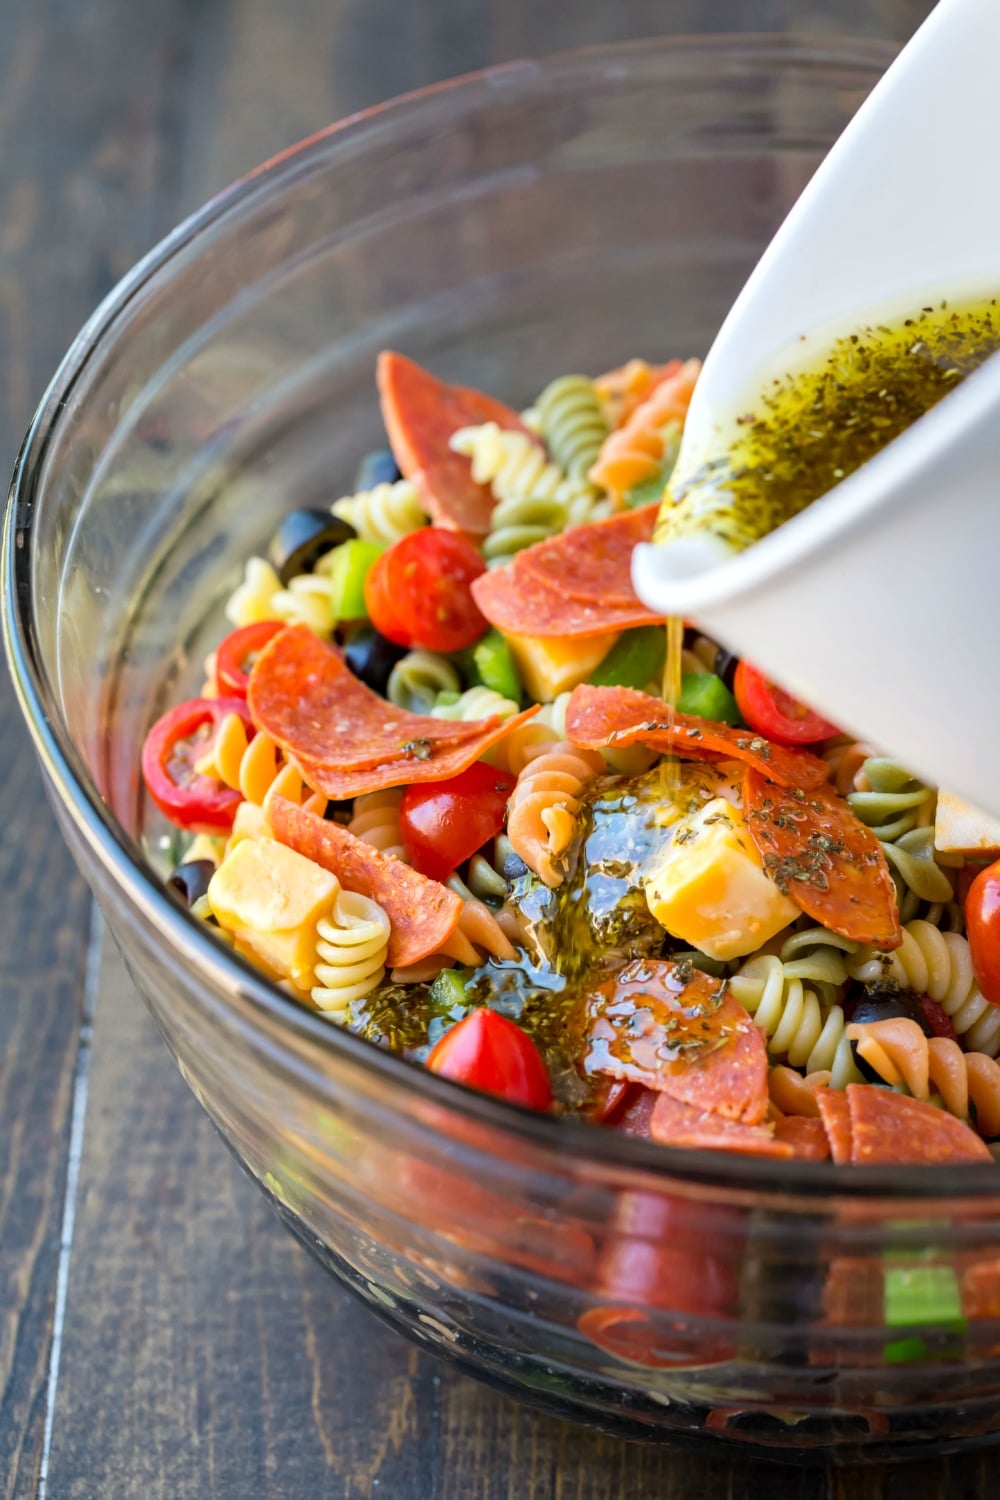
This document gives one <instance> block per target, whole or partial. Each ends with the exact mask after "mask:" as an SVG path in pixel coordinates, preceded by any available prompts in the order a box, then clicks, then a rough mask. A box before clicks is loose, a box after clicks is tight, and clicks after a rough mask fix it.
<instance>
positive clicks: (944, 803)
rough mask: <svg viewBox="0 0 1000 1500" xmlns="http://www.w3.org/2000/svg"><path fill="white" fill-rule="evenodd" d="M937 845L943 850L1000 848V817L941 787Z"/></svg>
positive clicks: (992, 850)
mask: <svg viewBox="0 0 1000 1500" xmlns="http://www.w3.org/2000/svg"><path fill="white" fill-rule="evenodd" d="M934 847H935V849H939V850H940V851H941V853H942V854H972V855H980V856H981V855H984V854H992V853H995V852H996V850H998V849H1000V818H995V817H993V816H992V814H991V813H984V812H980V811H979V809H978V807H973V806H972V803H971V802H965V801H963V799H962V798H961V797H956V796H955V794H954V793H953V792H946V791H944V790H941V791H940V792H938V799H937V811H936V812H935V814H934Z"/></svg>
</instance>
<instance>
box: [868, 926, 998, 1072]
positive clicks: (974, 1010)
mask: <svg viewBox="0 0 1000 1500" xmlns="http://www.w3.org/2000/svg"><path fill="white" fill-rule="evenodd" d="M847 972H848V974H849V975H850V976H851V978H852V979H855V980H858V981H859V982H860V983H862V984H871V983H873V982H874V981H875V980H878V979H889V980H892V982H893V983H894V984H898V985H899V986H900V988H901V989H908V990H912V991H913V992H914V994H917V995H927V996H928V997H929V998H930V999H931V1000H935V1001H936V1002H937V1004H938V1005H940V1007H941V1009H942V1010H943V1011H944V1012H945V1014H946V1015H947V1016H948V1017H949V1018H950V1020H951V1024H952V1025H953V1026H954V1028H955V1030H956V1032H957V1033H958V1035H959V1036H960V1037H961V1039H962V1045H963V1046H964V1047H966V1048H967V1049H968V1050H969V1051H972V1052H985V1053H986V1054H987V1055H988V1056H990V1057H996V1056H997V1055H998V1054H1000V1009H998V1008H997V1007H996V1006H994V1005H990V1004H988V1002H987V1001H986V1000H985V999H984V998H983V995H982V993H981V991H980V989H979V986H978V984H977V983H976V976H975V974H974V973H973V971H972V958H971V956H970V953H969V944H968V940H967V939H966V938H964V937H963V936H962V935H961V933H958V932H941V931H940V929H939V928H937V927H936V926H934V925H933V923H931V922H927V921H921V920H917V921H913V922H907V923H906V925H905V926H904V928H903V941H902V943H901V945H900V946H899V947H898V948H896V949H895V950H894V952H892V953H880V952H878V951H877V950H876V949H874V948H867V947H866V948H861V949H859V950H858V952H857V953H855V954H854V955H852V957H850V958H849V959H848V960H847Z"/></svg>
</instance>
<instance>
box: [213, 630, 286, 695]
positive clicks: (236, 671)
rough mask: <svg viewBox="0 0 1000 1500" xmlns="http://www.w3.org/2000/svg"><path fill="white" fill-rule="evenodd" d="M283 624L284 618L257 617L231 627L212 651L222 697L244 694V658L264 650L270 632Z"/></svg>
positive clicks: (245, 691) (245, 673) (247, 679)
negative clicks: (238, 626) (250, 623)
mask: <svg viewBox="0 0 1000 1500" xmlns="http://www.w3.org/2000/svg"><path fill="white" fill-rule="evenodd" d="M284 628H285V622H284V620H257V621H256V622H255V623H254V624H253V625H243V626H241V628H240V629H239V630H233V631H230V633H229V635H227V636H226V638H225V640H224V641H222V642H221V644H220V645H219V648H218V650H217V651H216V653H215V681H216V685H217V687H218V689H219V693H220V695H221V696H222V697H225V698H245V697H246V695H247V685H248V683H249V681H250V674H249V672H248V671H247V670H246V661H247V658H248V657H250V656H256V654H257V652H258V651H263V649H264V647H265V646H266V645H267V643H268V641H269V640H270V639H271V638H272V636H275V635H277V634H278V631H279V630H284Z"/></svg>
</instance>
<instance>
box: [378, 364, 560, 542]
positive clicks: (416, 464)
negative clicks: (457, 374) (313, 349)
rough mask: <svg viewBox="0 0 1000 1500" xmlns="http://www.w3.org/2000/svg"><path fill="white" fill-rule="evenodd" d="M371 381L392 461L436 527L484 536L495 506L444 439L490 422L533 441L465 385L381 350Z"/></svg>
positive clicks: (510, 416)
mask: <svg viewBox="0 0 1000 1500" xmlns="http://www.w3.org/2000/svg"><path fill="white" fill-rule="evenodd" d="M376 378H377V380H378V390H379V398H380V400H381V404H382V419H383V421H384V422H385V428H386V432H387V433H388V434H389V443H390V446H391V448H392V452H393V456H394V458H395V460H396V462H397V463H398V464H399V467H400V469H401V470H402V471H403V473H404V474H405V475H406V477H407V479H410V480H412V482H413V483H414V484H415V485H416V487H417V489H418V490H419V491H420V497H421V499H422V500H423V502H424V506H425V508H426V510H427V513H428V515H430V516H431V517H432V519H433V520H434V521H435V522H436V523H437V525H438V526H447V527H448V528H449V529H450V530H451V531H465V532H468V533H469V534H470V535H471V536H477V537H478V536H485V535H486V533H487V532H488V531H489V529H490V516H491V515H492V514H493V507H494V505H495V504H496V501H495V499H494V496H493V492H492V490H491V489H490V487H489V485H488V484H477V483H476V481H475V480H474V479H473V477H472V464H471V461H470V460H469V459H468V458H467V457H466V456H465V455H464V454H462V453H453V452H452V450H451V449H450V448H449V446H448V440H449V438H450V437H451V436H452V434H453V433H455V432H457V431H458V429H459V428H460V427H478V426H479V425H480V424H481V423H483V422H495V423H496V424H497V426H498V427H503V428H505V429H507V430H508V431H514V432H523V433H525V434H526V435H527V436H528V437H530V438H531V439H532V441H535V438H534V434H533V433H530V432H528V429H527V428H526V427H525V425H524V423H523V422H522V421H521V419H520V417H519V416H518V415H517V412H515V411H511V409H510V407H509V406H504V404H503V402H502V401H496V400H494V398H493V397H492V396H487V395H485V394H484V393H483V392H482V391H477V390H473V389H472V387H470V386H463V385H448V384H446V382H445V381H443V380H438V379H437V377H436V376H435V375H432V374H431V373H430V371H429V370H425V369H423V367H422V366H421V365H418V364H416V363H415V362H414V361H413V360H412V359H406V358H405V356H404V355H402V354H395V353H394V352H393V351H392V350H391V349H385V350H383V352H382V353H381V354H380V355H379V357H378V368H377V374H376Z"/></svg>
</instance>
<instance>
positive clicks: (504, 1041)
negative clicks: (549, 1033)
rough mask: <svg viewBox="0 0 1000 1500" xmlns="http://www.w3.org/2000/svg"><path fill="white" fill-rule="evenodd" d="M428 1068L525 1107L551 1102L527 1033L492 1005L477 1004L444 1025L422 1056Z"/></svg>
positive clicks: (538, 1056) (544, 1074)
mask: <svg viewBox="0 0 1000 1500" xmlns="http://www.w3.org/2000/svg"><path fill="white" fill-rule="evenodd" d="M427 1066H428V1067H429V1068H430V1070H431V1072H432V1073H438V1074H440V1076H441V1077H442V1078H450V1079H451V1081H452V1082H453V1083H464V1084H465V1085H466V1087H467V1088H473V1089H479V1091H480V1092H481V1093H484V1094H494V1095H496V1097H497V1098H498V1099H506V1100H507V1102H508V1103H509V1104H520V1105H521V1106H522V1107H523V1108H524V1109H535V1110H545V1109H548V1107H549V1105H550V1104H551V1102H552V1088H551V1085H550V1083H549V1074H548V1069H547V1068H546V1066H545V1063H544V1061H543V1060H542V1055H541V1053H540V1052H539V1050H538V1048H537V1047H536V1046H535V1044H534V1042H533V1041H532V1040H531V1038H530V1037H529V1036H528V1035H527V1034H526V1033H525V1032H523V1031H522V1030H521V1028H520V1026H515V1024H514V1022H513V1021H509V1020H508V1019H507V1017H506V1016H501V1015H500V1014H499V1013H498V1012H497V1011H495V1010H488V1009H486V1008H485V1007H480V1008H479V1009H478V1010H473V1011H470V1012H469V1014H468V1015H467V1016H463V1018H462V1020H461V1021H459V1022H458V1024H457V1025H456V1026H453V1027H452V1028H451V1030H450V1031H446V1032H445V1034H444V1036H443V1037H442V1038H441V1040H440V1041H439V1042H438V1043H437V1045H436V1046H435V1047H434V1048H433V1050H432V1052H431V1054H430V1056H429V1057H428V1059H427Z"/></svg>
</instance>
